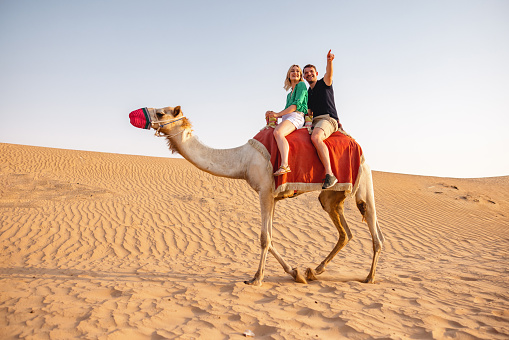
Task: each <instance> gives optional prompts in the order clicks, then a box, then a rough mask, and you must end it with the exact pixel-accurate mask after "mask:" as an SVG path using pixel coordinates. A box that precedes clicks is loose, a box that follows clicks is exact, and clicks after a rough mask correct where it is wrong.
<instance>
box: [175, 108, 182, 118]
mask: <svg viewBox="0 0 509 340" xmlns="http://www.w3.org/2000/svg"><path fill="white" fill-rule="evenodd" d="M181 113H182V110H180V106H175V107H174V108H173V117H177V116H178V115H180V114H181Z"/></svg>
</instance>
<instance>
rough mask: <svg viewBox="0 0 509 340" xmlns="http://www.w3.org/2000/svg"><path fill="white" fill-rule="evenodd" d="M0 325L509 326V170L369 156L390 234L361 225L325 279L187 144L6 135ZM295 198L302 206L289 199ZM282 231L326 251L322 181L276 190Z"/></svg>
mask: <svg viewBox="0 0 509 340" xmlns="http://www.w3.org/2000/svg"><path fill="white" fill-rule="evenodd" d="M0 160H1V161H0V212H1V216H0V337H1V338H2V339H17V338H22V339H72V338H80V339H173V338H179V339H241V338H244V336H243V333H244V331H246V330H251V331H252V332H253V333H254V334H255V337H254V338H255V339H311V338H313V339H341V338H345V339H346V338H348V339H374V338H376V339H416V338H417V339H431V338H434V339H507V338H509V291H508V288H509V275H508V269H507V268H508V267H509V266H508V265H509V252H508V247H509V176H506V177H497V178H482V179H452V178H437V177H423V176H411V175H401V174H392V173H382V172H374V174H373V175H374V183H375V193H376V203H377V209H378V215H379V220H380V225H381V227H382V230H383V232H384V234H385V236H386V239H387V242H386V243H385V245H384V249H383V251H382V255H381V259H380V262H379V266H378V271H377V280H376V283H375V284H363V283H360V282H359V281H360V280H362V279H364V278H365V276H366V275H367V273H368V271H369V266H370V263H371V256H372V245H371V238H370V235H369V232H368V229H367V226H366V225H365V224H364V223H363V222H362V221H361V216H360V214H359V213H358V211H357V210H356V208H355V204H354V202H353V201H351V200H348V201H347V204H346V209H347V220H348V223H349V225H350V229H351V230H352V232H353V234H354V238H353V240H352V241H351V242H350V243H349V244H348V245H347V246H346V247H345V249H344V250H342V251H341V252H340V254H339V255H338V256H337V257H336V258H335V259H334V260H333V261H332V262H331V264H330V265H329V266H328V267H327V271H326V272H325V273H324V274H322V275H321V276H320V281H314V282H311V283H309V284H307V285H304V284H298V283H295V282H293V281H292V280H291V277H290V276H288V275H287V274H285V273H284V272H283V270H282V268H281V267H280V265H279V264H278V263H277V261H276V260H275V259H274V258H272V257H269V260H268V263H267V272H266V278H265V281H264V284H263V286H262V287H251V286H247V285H245V284H244V283H243V281H244V280H246V279H250V278H252V276H253V275H254V273H255V271H256V268H257V265H258V260H259V244H258V233H259V229H260V217H259V208H258V199H257V196H256V194H255V193H254V192H253V190H252V189H250V188H249V187H248V185H247V184H246V183H245V182H244V181H240V180H230V179H224V178H218V177H214V176H211V175H209V174H206V173H204V172H201V171H200V170H198V169H196V168H194V167H193V166H192V165H191V164H189V163H188V162H187V161H185V160H181V159H169V158H168V159H166V158H151V157H141V156H127V155H116V154H105V153H94V152H84V151H71V150H60V149H49V148H40V147H31V146H20V145H11V144H0ZM294 209H297V211H300V212H301V213H300V214H293V213H290V212H291V211H294ZM274 227H275V231H274V241H275V243H276V245H277V247H278V250H279V252H280V253H281V254H282V255H283V256H284V257H285V258H286V259H287V260H288V261H289V263H291V264H292V265H295V266H298V267H300V268H302V269H305V268H306V267H308V266H312V267H315V266H316V265H317V264H319V263H320V262H321V261H322V260H323V258H324V257H325V256H326V255H327V253H328V252H329V251H330V250H331V249H332V247H333V245H334V243H335V242H336V231H335V228H334V226H333V225H332V224H331V223H330V221H329V219H328V217H327V216H326V214H325V213H324V212H323V211H322V209H321V208H320V205H319V203H318V200H317V193H308V194H306V195H302V196H300V197H298V198H296V199H288V200H285V201H282V202H280V203H278V206H277V210H276V216H275V224H274Z"/></svg>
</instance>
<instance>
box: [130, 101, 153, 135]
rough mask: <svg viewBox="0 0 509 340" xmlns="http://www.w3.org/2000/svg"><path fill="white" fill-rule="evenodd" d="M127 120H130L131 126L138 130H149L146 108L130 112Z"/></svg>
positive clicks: (148, 117)
mask: <svg viewBox="0 0 509 340" xmlns="http://www.w3.org/2000/svg"><path fill="white" fill-rule="evenodd" d="M129 119H130V120H131V125H133V126H135V127H137V128H140V129H147V130H150V116H149V114H148V109H147V108H146V107H144V108H143V109H138V110H134V111H133V112H131V113H130V114H129Z"/></svg>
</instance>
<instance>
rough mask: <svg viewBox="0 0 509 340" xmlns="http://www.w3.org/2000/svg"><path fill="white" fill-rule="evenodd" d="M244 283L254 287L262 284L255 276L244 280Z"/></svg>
mask: <svg viewBox="0 0 509 340" xmlns="http://www.w3.org/2000/svg"><path fill="white" fill-rule="evenodd" d="M244 283H245V284H247V285H250V286H255V287H261V285H262V282H261V281H260V280H257V279H256V278H255V279H252V280H249V281H244Z"/></svg>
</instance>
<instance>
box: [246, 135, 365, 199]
mask: <svg viewBox="0 0 509 340" xmlns="http://www.w3.org/2000/svg"><path fill="white" fill-rule="evenodd" d="M273 131H274V129H273V128H268V129H263V130H261V131H260V132H259V133H258V134H257V135H256V136H254V138H253V139H254V141H253V140H251V144H252V145H253V146H255V147H256V148H257V149H258V150H259V151H260V152H262V154H264V150H263V149H265V150H266V151H267V153H265V157H266V158H267V160H269V158H270V163H271V165H272V168H273V171H275V170H276V169H278V168H279V166H280V164H281V156H280V154H279V150H278V147H277V144H276V140H275V138H274V134H273ZM286 139H287V140H288V143H289V144H290V155H289V166H290V169H291V172H289V173H287V174H284V175H282V176H277V177H274V181H275V183H274V184H275V195H277V194H279V193H280V192H283V191H287V190H302V191H312V190H321V188H322V182H323V179H324V178H325V168H324V167H323V165H322V162H320V159H319V158H318V153H317V152H316V149H315V147H314V145H313V143H312V142H311V136H310V135H309V133H308V130H307V129H299V130H296V131H294V132H292V133H291V134H289V135H288V136H286ZM255 141H256V142H255ZM257 142H258V143H257ZM257 144H258V145H257ZM260 144H261V145H263V147H264V148H260V147H259V146H260ZM325 144H326V145H327V147H328V148H329V155H330V159H331V166H332V172H333V173H334V175H335V176H336V178H337V179H338V183H337V184H336V185H334V186H333V187H332V188H331V190H339V191H347V192H351V191H352V189H353V187H354V186H355V184H356V181H357V177H358V175H359V171H360V166H361V164H362V163H363V162H364V158H363V155H362V149H361V147H360V145H359V144H357V142H356V141H355V140H354V139H353V138H352V137H350V136H348V135H346V134H344V133H342V132H335V133H333V134H332V135H331V136H330V137H329V138H327V139H326V140H325ZM260 149H261V150H260Z"/></svg>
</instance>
